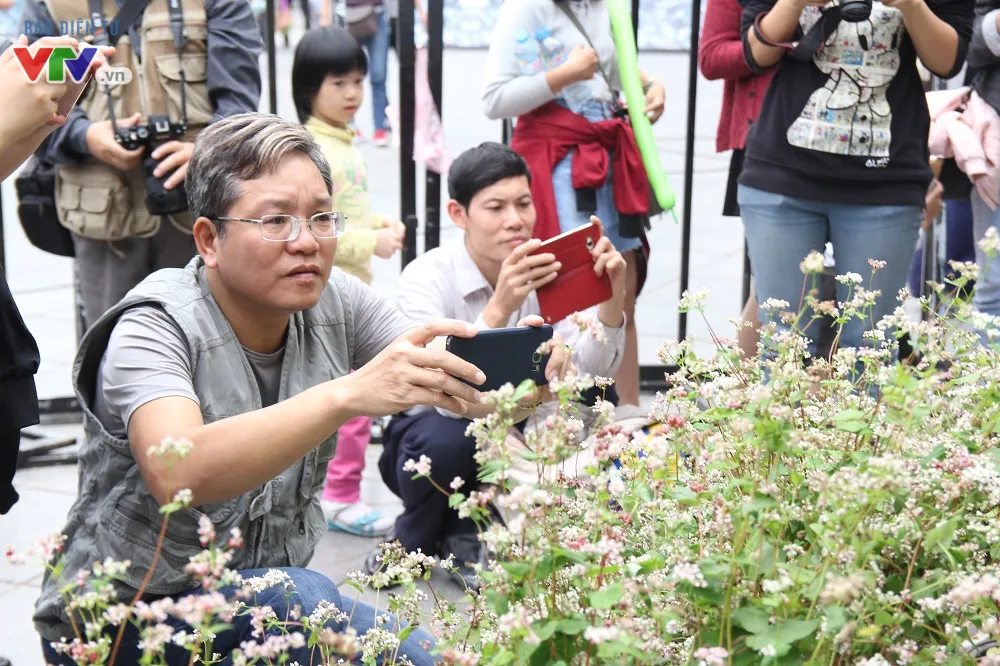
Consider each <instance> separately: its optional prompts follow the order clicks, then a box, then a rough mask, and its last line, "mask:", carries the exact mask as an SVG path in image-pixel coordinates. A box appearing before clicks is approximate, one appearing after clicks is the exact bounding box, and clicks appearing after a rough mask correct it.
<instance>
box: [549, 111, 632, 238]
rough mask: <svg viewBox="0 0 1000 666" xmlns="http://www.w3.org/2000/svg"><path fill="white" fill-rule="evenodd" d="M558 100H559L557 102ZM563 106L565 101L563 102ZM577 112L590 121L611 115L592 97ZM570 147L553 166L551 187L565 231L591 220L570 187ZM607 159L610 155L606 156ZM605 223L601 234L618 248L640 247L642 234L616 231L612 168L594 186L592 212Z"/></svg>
mask: <svg viewBox="0 0 1000 666" xmlns="http://www.w3.org/2000/svg"><path fill="white" fill-rule="evenodd" d="M560 103H561V102H560ZM563 106H565V104H563ZM580 115H581V116H583V117H585V118H586V119H587V120H589V121H590V122H592V123H594V122H598V121H601V120H607V119H608V118H610V117H611V111H610V107H609V105H608V104H607V103H605V102H598V101H596V100H594V101H591V102H590V103H589V104H588V105H587V106H585V107H584V108H583V109H582V110H581V111H580ZM575 152H576V151H575V150H570V151H569V153H568V154H567V155H566V157H564V158H562V159H561V160H560V161H559V163H558V164H556V167H555V169H553V170H552V189H553V191H554V194H555V199H556V211H557V212H558V214H559V229H560V230H561V231H562V232H563V233H565V232H567V231H572V230H573V229H576V228H577V227H579V226H582V225H584V224H588V223H589V222H590V213H589V212H587V211H580V210H577V207H576V190H575V189H573V154H574V153H575ZM609 159H610V158H609ZM594 215H596V216H597V217H598V219H600V220H601V224H603V225H604V235H605V236H607V237H608V240H610V241H611V244H612V245H614V246H615V249H616V250H618V251H619V252H628V251H629V250H636V249H638V248H640V247H642V239H641V238H625V237H623V236H622V235H621V233H619V227H620V225H619V222H618V209H616V208H615V189H614V183H613V174H612V172H611V168H610V167H609V168H608V177H607V179H606V180H605V181H604V185H603V186H602V187H601V189H599V190H597V212H595V213H594Z"/></svg>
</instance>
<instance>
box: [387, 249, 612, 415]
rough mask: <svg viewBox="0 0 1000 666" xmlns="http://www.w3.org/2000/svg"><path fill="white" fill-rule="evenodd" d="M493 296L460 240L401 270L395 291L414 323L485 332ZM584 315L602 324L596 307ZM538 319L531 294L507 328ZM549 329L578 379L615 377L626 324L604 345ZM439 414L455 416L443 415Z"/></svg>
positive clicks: (565, 329) (561, 328)
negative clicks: (454, 324)
mask: <svg viewBox="0 0 1000 666" xmlns="http://www.w3.org/2000/svg"><path fill="white" fill-rule="evenodd" d="M493 291H494V290H493V287H492V286H490V283H489V282H488V281H487V280H486V278H485V277H484V276H483V274H482V272H481V271H480V270H479V267H478V266H476V263H475V262H474V261H473V260H472V257H471V256H470V255H469V251H468V249H467V248H466V246H465V238H464V237H463V238H462V240H461V241H456V242H453V243H449V244H447V245H444V246H441V247H437V248H434V249H433V250H430V251H429V252H425V253H424V254H422V255H421V256H419V257H417V258H416V259H414V260H413V261H412V262H410V263H409V264H408V265H407V266H406V268H405V269H403V272H402V274H401V275H400V276H399V286H398V288H397V298H398V302H397V306H398V307H399V309H400V310H401V311H402V312H403V313H404V314H405V315H406V316H408V317H409V318H410V319H412V320H413V321H415V322H418V323H420V322H425V321H428V320H431V319H457V320H459V321H467V322H472V323H474V325H475V326H476V327H477V328H479V329H480V330H482V329H487V328H489V326H487V325H486V322H484V321H483V311H484V310H485V309H486V305H487V303H489V300H490V298H491V297H492V296H493ZM584 313H585V314H586V315H588V316H589V317H593V318H594V319H595V320H596V321H597V322H598V323H600V320H599V319H598V318H597V306H594V307H592V308H589V309H587V310H585V311H584ZM540 314H541V308H540V307H539V306H538V296H536V295H535V292H534V291H532V292H531V293H530V294H528V297H527V298H526V299H525V300H524V303H523V304H522V305H521V308H520V309H519V310H517V311H516V312H514V313H513V314H511V316H510V319H509V320H508V321H507V323H506V325H505V326H506V327H512V326H517V322H519V321H520V320H521V319H524V318H525V317H527V316H529V315H540ZM602 326H603V324H602ZM552 329H553V331H554V332H555V333H556V334H558V335H560V336H561V337H562V339H563V342H564V343H566V344H567V345H569V346H570V347H571V348H572V349H573V363H574V365H575V366H576V368H577V372H578V373H579V374H580V375H589V376H591V377H614V375H615V374H616V373H617V372H618V366H619V365H621V360H622V356H623V354H624V351H625V324H624V320H623V322H622V325H621V326H620V327H618V328H611V327H609V326H604V335H605V337H606V342H601V341H599V340H597V339H596V338H595V337H594V336H593V335H590V334H589V333H581V331H580V328H579V326H578V325H577V324H576V323H574V322H572V321H570V320H569V319H564V320H562V321H559V322H556V323H555V324H553V326H552ZM438 412H440V413H441V414H445V415H447V416H452V417H457V416H458V415H456V414H453V413H452V412H448V411H445V410H441V409H438Z"/></svg>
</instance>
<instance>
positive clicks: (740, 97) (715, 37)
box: [698, 0, 775, 153]
mask: <svg viewBox="0 0 1000 666" xmlns="http://www.w3.org/2000/svg"><path fill="white" fill-rule="evenodd" d="M742 14H743V8H742V7H740V3H739V0H708V6H707V7H706V9H705V28H704V30H703V31H702V33H701V45H700V46H699V47H698V67H699V68H700V69H701V73H702V76H704V77H705V78H706V79H709V80H716V79H725V81H726V84H725V89H724V91H723V93H722V111H721V112H720V113H719V128H718V131H717V133H716V136H715V149H716V151H717V152H720V153H722V152H725V151H727V150H735V149H742V148H745V147H746V138H747V132H748V131H749V129H750V126H751V125H753V121H754V120H756V119H757V116H758V115H759V114H760V107H761V105H762V104H763V103H764V95H765V94H766V93H767V87H768V85H769V84H770V83H771V78H772V77H773V76H774V71H775V68H771V69H769V70H768V71H766V72H765V73H763V74H761V75H759V76H754V75H753V74H752V73H751V72H750V69H749V68H748V67H747V64H746V60H745V59H744V58H743V39H742V38H741V37H740V17H741V15H742Z"/></svg>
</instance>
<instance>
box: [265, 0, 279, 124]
mask: <svg viewBox="0 0 1000 666" xmlns="http://www.w3.org/2000/svg"><path fill="white" fill-rule="evenodd" d="M274 12H275V7H274V0H267V97H268V106H269V107H270V109H271V113H273V114H274V115H278V85H277V81H276V79H277V78H278V77H277V71H278V67H277V63H276V62H274V60H275V58H274V50H275V49H274V24H275V15H274Z"/></svg>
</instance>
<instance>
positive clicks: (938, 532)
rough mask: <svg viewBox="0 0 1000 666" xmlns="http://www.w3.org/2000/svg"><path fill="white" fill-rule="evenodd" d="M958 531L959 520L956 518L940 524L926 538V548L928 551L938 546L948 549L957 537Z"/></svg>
mask: <svg viewBox="0 0 1000 666" xmlns="http://www.w3.org/2000/svg"><path fill="white" fill-rule="evenodd" d="M956 529H958V520H957V519H956V518H952V519H951V520H946V521H944V522H943V523H940V524H938V526H937V527H935V528H934V529H932V530H931V531H929V532H928V533H927V534H926V535H925V536H924V547H925V548H926V549H927V550H931V549H932V548H934V547H935V546H938V545H940V546H943V547H948V545H950V544H951V540H952V538H954V536H955V530H956Z"/></svg>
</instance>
